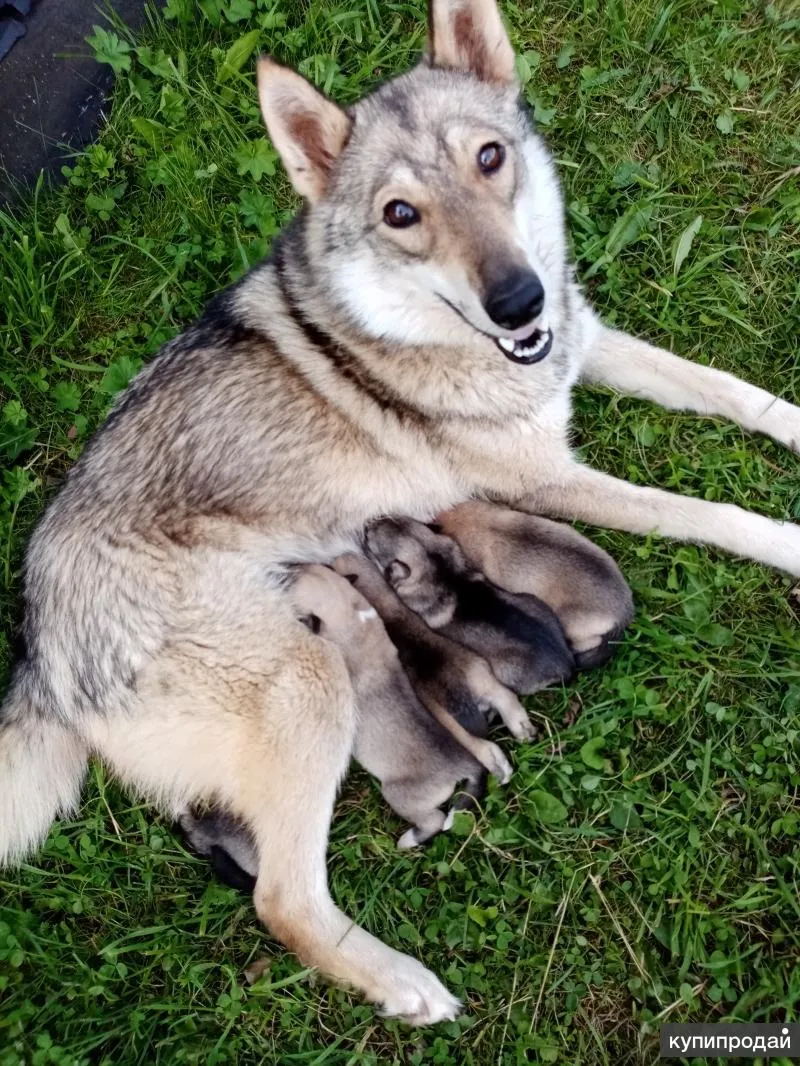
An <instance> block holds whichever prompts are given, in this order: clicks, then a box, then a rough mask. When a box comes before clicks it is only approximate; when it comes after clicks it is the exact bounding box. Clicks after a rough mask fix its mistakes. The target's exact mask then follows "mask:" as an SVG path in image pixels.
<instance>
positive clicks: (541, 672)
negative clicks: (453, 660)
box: [366, 518, 575, 694]
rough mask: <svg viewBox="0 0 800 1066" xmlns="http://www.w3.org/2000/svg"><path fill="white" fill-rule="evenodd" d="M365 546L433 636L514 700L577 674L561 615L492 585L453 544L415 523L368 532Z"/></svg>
mask: <svg viewBox="0 0 800 1066" xmlns="http://www.w3.org/2000/svg"><path fill="white" fill-rule="evenodd" d="M366 545H367V552H368V554H369V555H370V556H371V558H372V559H374V560H375V562H376V564H377V565H378V567H379V568H380V569H381V570H382V571H383V573H384V576H385V578H386V580H387V581H388V582H389V584H390V585H391V586H392V588H393V589H394V590H395V591H396V592H397V594H398V596H399V597H400V598H401V599H402V600H403V602H404V603H405V604H406V605H407V606H408V607H410V608H411V609H412V610H413V611H416V612H417V614H419V615H421V616H422V618H424V620H425V621H426V622H427V623H428V625H429V626H431V628H433V629H438V630H440V631H441V632H442V633H443V634H444V635H445V636H448V637H451V638H452V639H453V640H456V641H458V642H459V643H461V644H465V645H466V646H467V647H468V648H472V649H473V650H475V651H477V652H479V653H480V654H481V655H483V656H485V658H486V659H487V660H488V662H489V664H490V666H491V667H492V670H493V671H494V673H495V675H496V677H497V678H498V680H500V681H502V682H503V684H504V685H508V687H509V688H511V689H513V690H514V691H515V692H520V693H528V694H529V693H532V692H538V690H539V689H541V688H544V687H545V686H547V685H552V684H555V683H558V682H561V681H566V680H567V679H568V678H570V677H571V676H572V674H573V673H574V671H575V659H574V657H573V655H572V652H571V651H570V649H569V646H568V644H567V641H566V638H565V637H564V633H563V630H562V629H561V625H560V623H559V621H558V618H557V616H556V614H555V612H554V611H552V610H551V609H550V608H549V607H548V606H547V604H546V603H544V602H543V601H542V600H540V599H539V598H538V597H536V596H530V595H513V594H511V593H508V592H505V591H504V590H503V589H500V588H498V587H497V586H496V585H493V584H492V583H491V582H490V581H488V580H487V579H486V578H485V577H484V576H483V574H481V573H480V571H478V570H476V569H475V568H474V567H472V566H470V565H469V563H467V560H466V559H465V557H464V554H463V553H462V551H461V549H460V548H459V547H458V545H457V544H456V542H455V541H454V540H452V539H451V538H450V537H446V536H444V535H443V534H442V533H437V532H435V531H434V530H433V529H431V528H430V527H429V526H427V525H425V523H424V522H417V521H415V520H414V519H412V518H385V519H381V520H380V521H378V522H374V523H373V524H371V525H370V526H368V528H367V531H366Z"/></svg>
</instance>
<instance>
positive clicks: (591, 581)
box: [181, 501, 632, 888]
mask: <svg viewBox="0 0 800 1066" xmlns="http://www.w3.org/2000/svg"><path fill="white" fill-rule="evenodd" d="M444 531H446V533H445V532H444ZM450 533H452V535H453V539H451V536H450V535H448V534H450ZM456 538H457V541H458V543H457V542H456ZM364 542H365V548H366V553H367V555H361V554H357V553H355V552H350V553H347V554H345V555H341V556H339V557H338V558H336V559H334V560H333V562H332V563H331V566H330V567H327V566H322V565H306V566H300V567H297V568H296V569H295V570H294V572H293V575H292V584H291V587H290V589H289V597H290V599H291V601H292V603H293V605H294V608H295V610H296V612H297V614H298V617H299V618H300V620H301V621H303V622H304V623H305V624H306V625H307V626H308V627H309V629H311V631H312V632H313V633H315V634H316V635H318V636H320V637H322V638H323V639H325V640H328V641H330V642H331V643H333V644H334V645H335V646H336V647H337V648H338V649H339V651H340V652H341V654H342V656H343V658H344V661H345V664H346V666H347V670H348V673H349V675H350V678H351V682H352V685H353V690H354V693H355V696H356V704H357V707H358V728H357V730H356V738H355V745H354V749H353V757H354V758H355V760H356V761H357V762H358V763H360V764H361V766H363V767H364V768H365V769H366V770H367V771H369V772H370V773H371V774H373V775H374V776H375V777H377V778H378V780H379V781H380V782H381V790H382V794H383V796H384V798H385V799H386V801H387V802H388V803H389V805H390V807H392V809H393V810H394V811H395V813H396V814H398V815H399V816H400V817H401V818H402V819H404V820H405V821H406V822H409V823H411V828H409V829H407V830H406V831H404V832H403V833H402V835H401V836H400V838H399V840H398V846H399V847H402V848H408V847H413V846H416V845H418V844H421V843H424V842H425V841H427V840H429V839H430V838H431V837H433V836H435V835H436V834H437V833H439V832H441V831H442V830H445V829H447V828H449V825H450V823H451V821H452V813H453V811H454V810H456V809H459V808H464V807H468V806H470V805H471V804H472V803H473V802H474V801H475V800H477V799H479V798H480V797H481V796H482V794H483V791H484V785H485V779H486V773H487V771H488V772H490V773H492V774H494V775H495V776H496V777H498V778H499V779H500V780H501V781H506V780H507V779H508V777H509V776H510V773H511V766H510V764H509V763H508V761H507V760H506V758H505V756H504V755H503V753H502V751H501V750H500V749H499V748H498V747H497V745H496V744H492V743H491V742H489V741H488V740H486V739H485V738H486V734H487V731H488V725H489V722H490V720H491V719H492V718H493V717H500V718H501V719H502V721H503V723H504V725H505V726H506V727H507V728H508V730H509V732H510V733H511V734H512V735H513V736H514V737H516V738H517V739H519V740H523V739H531V738H533V737H534V736H535V729H534V727H533V726H532V724H531V721H530V719H529V717H528V714H527V712H526V711H525V709H524V707H523V706H522V704H521V703H520V701H519V699H518V697H517V695H516V692H519V693H526V694H527V693H532V692H536V691H538V690H539V689H541V688H543V687H544V686H546V685H549V684H557V683H561V682H563V681H566V680H568V679H569V677H570V676H571V675H572V674H573V672H574V671H575V670H576V669H581V668H583V669H585V668H588V667H590V666H594V665H599V664H600V663H602V662H604V661H606V659H608V658H609V657H610V655H611V654H613V651H614V646H615V642H616V640H617V639H618V638H619V636H620V635H621V633H622V632H623V630H624V629H625V627H626V626H627V625H628V623H629V621H630V619H631V616H632V599H631V594H630V589H629V588H628V585H627V584H626V582H625V579H624V578H623V576H622V574H621V573H620V571H619V568H618V567H617V565H616V563H615V562H614V561H613V559H611V557H610V556H608V555H607V554H606V553H605V552H603V551H602V550H601V549H599V548H597V547H596V545H594V544H592V542H591V541H589V540H587V539H586V538H585V537H582V536H581V535H580V534H578V533H576V532H575V531H574V530H572V529H570V528H569V527H566V526H561V525H559V524H557V523H553V522H547V521H546V520H544V519H539V518H534V517H531V516H528V515H522V514H518V513H517V512H514V511H509V510H508V509H506V508H501V507H496V506H494V505H491V504H485V503H481V502H478V501H474V502H472V503H468V504H464V505H463V506H462V507H458V508H455V509H454V510H453V511H450V512H447V513H445V514H443V515H441V516H440V517H439V520H438V522H437V523H436V525H434V526H427V525H424V524H423V523H420V522H415V521H413V520H411V519H407V518H397V519H382V520H380V521H378V522H375V523H373V524H372V525H371V526H369V527H368V529H367V530H366V532H365V536H364ZM367 556H369V558H368V557H367ZM478 566H481V567H483V566H485V568H486V570H487V571H489V574H491V578H492V580H490V579H489V577H488V575H486V574H484V573H483V572H481V570H479V569H478ZM507 686H508V687H507ZM512 690H513V691H512ZM454 796H455V798H454ZM447 804H449V808H448V809H447V810H445V809H443V808H444V807H445V805H447ZM181 825H182V827H183V830H184V833H185V834H186V836H187V838H188V840H189V842H190V844H191V845H192V846H193V848H194V850H195V851H197V852H198V853H199V854H201V855H204V856H206V857H208V858H209V860H210V861H211V863H212V866H213V867H214V869H215V871H216V872H217V874H218V875H219V876H220V877H221V878H222V879H223V880H224V881H227V882H228V883H229V884H231V885H233V886H234V887H239V888H241V887H250V885H251V882H252V881H253V878H254V877H255V873H256V872H257V870H258V861H259V860H258V854H257V851H256V845H255V842H254V841H253V839H252V837H251V836H250V835H249V834H248V832H247V830H246V829H245V827H243V826H241V825H239V824H237V823H236V822H235V820H233V819H232V818H231V817H230V816H229V815H228V814H227V813H226V812H224V811H221V810H211V811H208V812H207V813H205V814H197V813H194V812H192V813H187V814H185V815H184V816H183V817H182V819H181Z"/></svg>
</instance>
